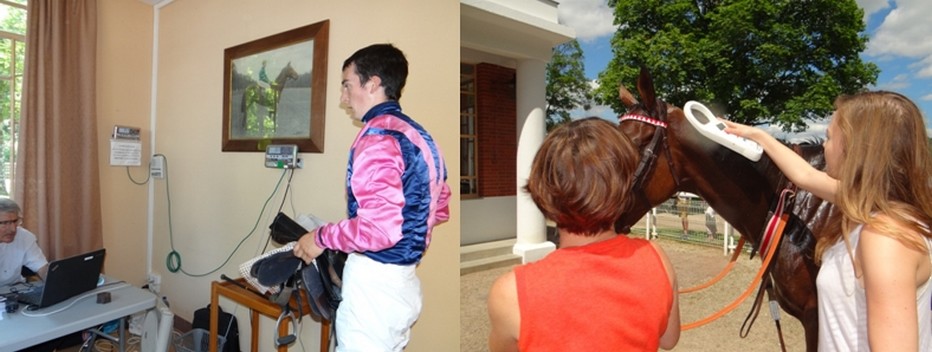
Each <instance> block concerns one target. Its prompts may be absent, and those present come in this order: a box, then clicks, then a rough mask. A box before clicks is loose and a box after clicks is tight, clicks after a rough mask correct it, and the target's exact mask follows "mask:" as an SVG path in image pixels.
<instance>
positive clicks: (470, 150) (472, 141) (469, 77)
mask: <svg viewBox="0 0 932 352" xmlns="http://www.w3.org/2000/svg"><path fill="white" fill-rule="evenodd" d="M476 137H477V133H476V66H475V65H472V64H465V63H461V64H460V196H461V197H462V198H476V197H478V196H479V177H478V172H477V171H476V164H477V162H476V155H477V154H478V148H477V145H476Z"/></svg>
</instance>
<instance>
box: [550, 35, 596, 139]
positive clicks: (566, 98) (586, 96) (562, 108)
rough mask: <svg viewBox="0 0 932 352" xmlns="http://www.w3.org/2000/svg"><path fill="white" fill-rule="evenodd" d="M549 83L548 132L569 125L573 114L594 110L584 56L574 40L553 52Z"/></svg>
mask: <svg viewBox="0 0 932 352" xmlns="http://www.w3.org/2000/svg"><path fill="white" fill-rule="evenodd" d="M546 79H547V130H548V131H550V130H551V129H553V127H555V126H557V125H559V124H562V123H565V122H568V121H569V120H570V111H571V110H573V109H576V108H582V109H585V110H588V109H589V108H590V107H591V105H592V103H591V101H592V93H591V89H590V88H589V82H588V80H587V79H586V72H585V68H584V66H583V52H582V48H580V47H579V42H577V41H576V40H575V39H574V40H572V41H569V42H566V43H563V44H560V45H558V46H557V47H555V48H554V49H553V57H552V58H551V59H550V62H549V63H547V78H546Z"/></svg>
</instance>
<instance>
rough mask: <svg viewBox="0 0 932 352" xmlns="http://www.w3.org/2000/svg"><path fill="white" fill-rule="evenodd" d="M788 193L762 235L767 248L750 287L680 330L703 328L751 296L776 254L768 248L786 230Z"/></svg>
mask: <svg viewBox="0 0 932 352" xmlns="http://www.w3.org/2000/svg"><path fill="white" fill-rule="evenodd" d="M790 193H792V191H788V190H784V191H783V192H781V194H780V200H779V202H778V204H777V208H776V210H775V211H774V215H773V217H772V218H771V219H770V222H769V223H768V226H767V232H770V233H769V234H767V233H765V234H764V237H766V238H769V241H768V248H762V249H761V253H766V255H765V256H764V262H763V264H762V265H761V267H760V269H759V270H758V271H757V275H755V276H754V279H753V280H751V284H750V286H748V288H747V289H746V290H745V291H744V293H742V294H741V295H740V296H738V298H736V299H735V300H734V301H733V302H731V303H730V304H728V305H727V306H725V308H722V309H721V310H719V311H718V312H715V313H713V314H711V315H709V316H708V317H705V318H703V319H700V320H697V321H694V322H692V323H689V324H683V325H681V326H680V329H681V330H690V329H693V328H697V327H700V326H703V325H705V324H708V323H711V322H712V321H715V320H716V319H718V318H720V317H722V316H724V315H725V314H728V313H730V312H731V311H733V310H735V308H738V306H739V305H741V303H742V302H744V300H745V299H747V298H748V296H750V295H751V293H752V292H753V291H754V288H756V287H758V284H760V281H761V279H763V277H764V275H765V274H766V273H767V269H768V268H769V267H770V262H771V261H772V260H773V256H774V254H775V253H776V252H777V251H776V250H769V248H770V247H773V246H776V245H778V244H779V243H780V239H781V238H783V230H784V229H785V228H786V223H787V221H789V218H790V215H789V214H786V213H784V212H783V204H784V203H783V201H784V199H785V197H786V196H787V195H788V194H790ZM770 230H773V231H770ZM741 241H742V242H743V241H744V236H742V237H741ZM762 243H763V242H762ZM735 253H740V246H739V248H738V250H736V251H735ZM728 266H734V261H732V262H731V263H729V264H728ZM719 276H724V274H722V273H720V274H719ZM693 289H694V288H690V290H693Z"/></svg>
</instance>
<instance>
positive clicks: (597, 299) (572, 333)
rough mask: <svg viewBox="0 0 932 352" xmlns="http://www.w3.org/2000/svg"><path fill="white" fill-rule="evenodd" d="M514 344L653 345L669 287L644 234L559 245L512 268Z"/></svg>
mask: <svg viewBox="0 0 932 352" xmlns="http://www.w3.org/2000/svg"><path fill="white" fill-rule="evenodd" d="M515 279H516V285H517V291H518V305H519V309H520V312H521V329H520V333H519V337H518V347H519V349H520V350H521V351H534V352H539V351H560V352H566V351H651V352H654V351H657V348H658V346H659V340H660V336H661V335H662V334H663V332H664V330H666V326H667V319H668V318H669V314H670V306H671V305H672V303H673V288H672V287H671V286H670V279H669V278H668V276H667V273H666V270H664V268H663V263H662V262H661V260H660V257H659V255H658V254H657V252H656V251H655V250H654V248H653V247H652V246H651V245H650V243H649V242H648V241H647V240H644V239H633V238H628V237H627V236H623V235H622V236H618V237H616V238H613V239H610V240H605V241H601V242H597V243H593V244H589V245H586V246H581V247H571V248H562V249H558V250H556V251H554V252H553V253H550V254H549V255H548V256H547V257H545V258H544V259H541V260H540V261H537V262H534V263H530V264H526V265H522V266H519V267H516V268H515Z"/></svg>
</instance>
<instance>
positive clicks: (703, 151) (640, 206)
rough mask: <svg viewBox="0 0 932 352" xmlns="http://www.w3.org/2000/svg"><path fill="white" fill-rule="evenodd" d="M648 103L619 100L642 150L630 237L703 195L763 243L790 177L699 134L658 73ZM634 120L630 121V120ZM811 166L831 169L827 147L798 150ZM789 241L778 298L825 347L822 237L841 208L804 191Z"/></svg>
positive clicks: (624, 226) (646, 77)
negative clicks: (647, 217)
mask: <svg viewBox="0 0 932 352" xmlns="http://www.w3.org/2000/svg"><path fill="white" fill-rule="evenodd" d="M637 87H638V92H639V93H640V97H641V100H642V101H641V102H638V101H637V100H636V99H635V98H634V96H633V95H632V94H631V93H630V92H629V91H628V90H626V89H625V88H624V86H622V87H619V97H620V99H621V101H622V103H623V104H624V105H625V106H626V107H627V109H628V112H627V114H626V115H625V116H623V119H622V121H620V122H619V126H618V128H619V129H620V130H622V131H623V132H624V133H625V134H627V135H628V136H629V137H630V138H631V139H632V140H633V142H634V143H635V145H638V147H639V149H640V150H641V153H642V154H641V164H640V165H639V166H638V169H637V171H636V175H635V179H636V180H637V181H636V184H635V186H634V187H635V188H634V192H633V194H632V196H633V197H634V204H633V205H632V209H631V211H629V212H626V213H625V215H623V216H622V217H621V218H620V219H619V220H618V222H617V223H616V224H615V225H616V229H617V230H618V231H620V232H623V233H628V231H629V230H630V227H631V226H632V225H633V224H635V223H637V221H638V220H639V219H640V218H641V217H642V216H643V214H644V213H645V212H647V211H648V210H650V209H651V208H652V207H654V206H657V205H659V204H661V203H663V202H664V201H665V200H667V199H669V198H670V197H671V196H672V195H673V194H674V193H676V192H678V191H686V192H691V193H695V194H698V195H700V196H701V197H702V198H703V199H705V200H706V201H707V202H708V203H709V205H711V206H712V208H714V209H715V210H716V211H717V212H718V213H719V214H720V215H721V216H722V217H723V218H724V219H725V220H726V221H728V223H730V224H731V225H732V226H733V227H734V228H735V230H737V231H738V232H740V233H741V234H742V236H743V237H745V238H746V239H747V241H748V243H750V244H751V245H753V246H754V247H755V248H756V247H757V246H758V245H759V244H760V243H761V239H762V234H763V232H764V227H765V225H766V222H767V220H768V218H769V211H770V210H771V206H773V205H775V204H776V199H777V198H778V197H779V193H780V192H781V190H783V189H784V188H786V187H788V181H787V180H786V178H785V177H784V176H783V173H782V172H780V170H779V169H778V168H777V166H776V165H775V164H774V163H773V162H772V161H771V160H770V158H769V157H767V155H766V154H765V155H764V156H763V157H762V158H761V159H760V161H758V162H752V161H750V160H748V159H746V158H744V157H743V156H741V155H740V154H738V153H735V152H733V151H731V150H730V149H727V148H725V147H723V146H721V145H719V144H717V143H715V142H713V141H712V140H710V139H707V138H705V137H704V136H702V135H700V134H699V132H698V131H697V130H696V129H695V128H694V127H693V126H692V125H691V124H690V123H689V121H687V120H686V117H685V115H684V113H683V110H682V109H680V108H677V107H675V106H671V105H667V104H666V103H665V102H663V101H661V100H659V99H657V96H656V94H655V92H654V86H653V82H652V81H651V77H650V74H649V73H648V72H647V71H646V70H642V71H641V74H640V76H639V78H638V84H637ZM624 117H628V118H624ZM794 147H796V148H797V151H798V152H800V154H801V155H802V156H803V157H804V158H805V159H806V160H809V162H810V164H812V165H813V166H815V167H816V168H819V169H822V168H824V164H825V161H824V157H823V154H822V147H821V145H817V144H811V143H810V144H803V145H796V146H794ZM791 202H792V203H791V205H790V207H789V209H788V211H792V214H791V217H790V219H789V221H788V223H787V225H786V230H785V231H784V235H783V239H782V241H781V243H780V244H779V247H777V249H776V250H777V252H776V253H775V254H774V259H773V263H771V265H772V267H771V271H770V273H771V277H772V278H773V283H774V284H773V288H774V296H775V297H774V298H775V299H776V300H777V301H778V302H779V304H780V306H781V307H782V308H783V310H785V311H786V312H787V313H789V314H790V315H792V316H793V317H795V318H797V319H799V320H800V322H801V323H802V325H803V329H804V330H805V333H806V347H807V351H816V349H817V345H818V324H819V318H818V306H817V305H818V302H817V299H816V285H815V279H816V274H817V273H818V266H817V265H816V264H815V263H814V261H813V252H814V249H815V239H814V237H813V233H815V234H818V233H819V232H820V231H822V230H824V229H825V225H826V220H827V219H828V217H829V213H830V212H832V211H833V207H832V206H831V204H830V203H828V202H823V201H822V200H821V199H819V198H816V197H814V196H812V195H811V194H810V193H808V192H805V191H803V190H798V191H797V192H796V196H795V198H794V199H793V200H792V201H791Z"/></svg>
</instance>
